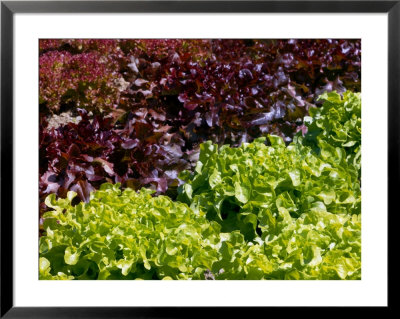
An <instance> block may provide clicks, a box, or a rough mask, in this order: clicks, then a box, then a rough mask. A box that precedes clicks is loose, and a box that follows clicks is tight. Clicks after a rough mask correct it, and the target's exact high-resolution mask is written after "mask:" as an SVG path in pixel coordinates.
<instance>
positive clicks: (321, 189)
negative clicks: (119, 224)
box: [178, 136, 361, 279]
mask: <svg viewBox="0 0 400 319" xmlns="http://www.w3.org/2000/svg"><path fill="white" fill-rule="evenodd" d="M269 144H270V145H266V143H265V139H264V138H259V139H257V140H255V141H254V142H253V143H249V144H247V143H245V144H243V145H242V146H241V147H239V148H230V147H228V146H222V147H220V148H219V147H218V146H217V145H213V144H212V143H210V142H208V143H204V144H202V145H201V148H200V157H199V161H198V163H197V166H196V169H195V172H194V173H193V174H190V173H188V172H185V173H183V174H182V175H181V177H182V178H184V179H186V184H184V185H183V186H182V187H181V188H180V194H179V196H178V200H180V201H183V202H186V203H188V204H189V205H190V207H191V208H192V209H193V210H194V211H205V212H207V218H208V219H209V220H214V221H217V222H218V223H219V224H220V225H221V231H222V232H224V233H230V234H236V235H235V236H236V237H235V238H236V239H237V238H239V237H238V234H240V235H241V236H242V237H241V238H242V239H241V240H235V243H236V244H232V243H231V241H225V242H224V241H222V244H221V245H222V246H221V247H222V248H220V249H219V252H220V253H221V257H220V259H219V260H218V261H217V262H216V263H214V265H213V267H212V271H213V273H215V274H219V271H220V269H223V273H221V274H219V275H218V276H217V277H218V278H220V279H359V278H360V276H361V215H360V213H361V189H360V183H359V179H358V172H357V168H356V167H355V166H354V165H351V164H349V163H348V162H347V160H346V152H345V150H343V148H340V147H334V146H332V145H330V144H328V143H327V142H325V141H320V144H319V145H320V147H321V151H320V154H316V153H315V152H313V151H312V149H311V147H309V146H305V145H302V144H300V143H292V144H290V145H289V146H286V145H285V143H284V141H283V139H282V138H280V137H277V136H269ZM239 242H240V245H239V244H238V243H239Z"/></svg>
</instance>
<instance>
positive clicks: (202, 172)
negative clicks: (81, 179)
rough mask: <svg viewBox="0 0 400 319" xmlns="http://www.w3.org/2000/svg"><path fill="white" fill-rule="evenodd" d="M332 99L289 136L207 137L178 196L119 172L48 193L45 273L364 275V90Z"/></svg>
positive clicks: (144, 276) (53, 276) (263, 276)
mask: <svg viewBox="0 0 400 319" xmlns="http://www.w3.org/2000/svg"><path fill="white" fill-rule="evenodd" d="M321 99H323V100H325V103H324V104H323V106H322V107H321V108H319V109H310V115H311V117H309V118H307V119H306V121H305V123H306V127H307V130H308V133H307V134H305V135H304V136H303V134H302V133H301V132H299V133H298V134H297V135H296V136H295V137H294V140H293V142H292V143H290V144H289V145H286V144H285V142H284V140H283V138H282V137H279V136H276V135H269V136H268V140H266V139H265V138H257V139H255V140H254V141H253V142H252V143H243V144H242V145H241V146H240V147H237V148H233V147H230V146H229V145H224V146H222V147H219V146H218V145H217V144H213V143H212V142H206V143H203V144H201V145H200V155H199V160H198V161H197V163H196V167H195V169H194V171H193V172H190V171H184V172H182V173H181V174H180V178H181V180H183V181H185V182H184V183H183V184H182V185H180V187H179V191H178V193H179V195H178V198H177V200H176V201H173V200H171V198H169V197H167V196H164V195H160V196H156V197H153V196H151V192H152V191H150V190H148V189H145V188H143V189H141V190H140V192H135V191H134V190H132V189H130V188H127V189H125V190H123V191H122V190H121V189H120V184H114V185H113V184H110V183H106V184H102V185H101V186H100V189H99V190H98V191H95V192H91V193H90V195H88V196H89V200H88V201H87V202H80V203H79V204H76V203H74V200H73V198H74V197H75V196H76V193H75V192H72V191H70V192H68V193H67V196H66V198H65V199H63V198H59V199H58V200H57V199H56V196H55V194H51V195H49V196H48V197H47V198H46V205H47V206H48V207H50V208H51V209H52V210H51V211H49V212H46V213H45V214H44V215H43V217H44V225H43V227H44V229H45V232H46V233H45V235H44V236H42V237H41V238H40V278H41V279H361V208H360V204H361V187H360V180H361V175H360V172H361V170H360V168H361V167H360V148H361V99H360V94H357V93H356V94H354V93H351V92H346V93H344V94H343V96H342V97H341V96H340V95H339V94H337V93H328V94H324V95H322V97H321ZM102 165H104V163H102Z"/></svg>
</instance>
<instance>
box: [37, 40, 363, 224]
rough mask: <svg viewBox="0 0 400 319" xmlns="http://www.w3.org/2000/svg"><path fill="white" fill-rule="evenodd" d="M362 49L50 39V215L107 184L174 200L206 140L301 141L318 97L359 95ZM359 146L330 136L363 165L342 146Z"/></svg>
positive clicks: (43, 51) (345, 44)
mask: <svg viewBox="0 0 400 319" xmlns="http://www.w3.org/2000/svg"><path fill="white" fill-rule="evenodd" d="M360 48H361V43H360V41H359V40H305V39H304V40H41V41H40V57H39V62H40V70H39V84H40V89H39V103H40V112H41V113H40V145H39V151H40V167H39V170H40V171H39V189H40V193H39V197H40V215H42V214H43V213H44V212H45V211H46V210H48V207H46V205H45V203H44V199H45V198H46V196H47V195H49V194H53V193H54V194H57V196H60V197H62V198H65V197H66V196H67V192H68V191H75V192H76V193H77V194H78V196H77V197H76V199H75V201H78V200H82V201H84V202H88V201H89V196H90V195H89V194H90V192H92V191H94V190H96V189H98V188H99V187H100V185H101V184H103V183H105V182H110V183H121V185H122V187H130V188H132V189H136V190H138V189H140V188H141V187H147V188H152V189H154V190H156V192H157V194H166V195H168V196H170V197H171V198H173V199H175V198H176V195H177V188H178V187H179V186H180V185H182V183H183V181H182V180H181V179H180V178H179V177H178V174H179V173H180V172H181V171H183V170H193V169H194V167H195V166H196V162H197V160H198V157H199V145H200V144H201V143H204V142H206V141H208V140H210V141H212V142H213V143H216V144H218V145H224V144H228V145H231V146H234V147H237V146H239V145H241V144H242V143H244V142H251V141H253V140H254V139H255V138H258V137H260V136H267V135H269V134H273V135H277V136H281V137H282V138H283V139H284V141H285V143H289V142H291V141H292V138H293V136H294V135H295V134H296V133H297V132H300V131H301V132H305V131H306V126H305V125H304V121H303V118H304V116H307V115H309V110H310V109H313V108H314V106H320V104H321V102H319V101H318V100H317V97H318V96H319V95H320V94H322V93H323V92H330V91H332V90H335V91H337V92H339V93H343V92H344V91H346V90H351V91H355V92H357V91H359V90H360V87H361V82H360V78H361V69H360V67H361V49H360ZM330 112H331V111H330ZM329 121H330V120H328V122H329ZM332 121H333V120H332ZM328 124H329V123H319V122H317V124H316V125H317V126H318V125H319V126H318V127H319V128H320V129H321V125H323V126H326V127H324V128H323V129H324V130H325V129H328V127H330V126H329V125H331V124H332V123H330V124H329V125H328ZM349 125H350V126H351V125H356V124H354V123H353V124H349ZM345 129H348V128H345ZM333 130H334V131H335V132H337V131H338V129H336V128H333ZM329 132H330V131H329ZM327 134H330V133H328V132H327ZM331 136H333V135H331ZM346 138H347V137H346ZM355 138H357V135H355V136H352V137H349V140H348V141H347V140H346V141H345V140H344V137H343V135H338V136H337V137H336V136H335V137H332V139H337V143H342V144H343V147H345V148H349V150H350V151H351V152H353V153H354V154H353V155H350V153H349V154H348V155H349V156H353V157H354V159H355V160H357V158H359V157H358V155H357V154H358V153H357V145H356V144H353V145H352V146H350V144H347V146H345V145H344V144H346V143H353V141H354V139H355ZM335 146H336V144H335ZM42 231H43V228H42Z"/></svg>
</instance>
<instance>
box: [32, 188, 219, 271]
mask: <svg viewBox="0 0 400 319" xmlns="http://www.w3.org/2000/svg"><path fill="white" fill-rule="evenodd" d="M119 186H120V185H119V184H116V185H112V184H103V185H102V186H101V188H100V190H98V191H96V192H93V193H92V194H91V198H90V202H89V203H79V204H78V205H76V206H72V205H71V201H72V199H73V198H74V196H75V195H76V194H75V193H74V192H69V193H68V197H67V198H66V199H61V198H60V199H58V200H56V199H55V195H54V194H52V195H49V196H48V197H47V199H46V205H47V206H49V207H51V208H52V209H53V210H52V211H50V212H47V213H46V214H45V215H44V217H45V220H44V229H45V230H46V235H45V236H42V237H41V238H40V249H39V252H40V260H39V262H40V267H39V273H40V279H201V278H204V271H205V270H207V269H210V268H211V267H212V263H213V261H216V260H217V255H218V253H217V250H216V248H215V247H214V246H215V244H217V243H219V241H220V239H219V230H220V226H219V225H218V224H216V223H215V222H209V221H207V220H206V218H205V216H204V213H202V212H197V213H195V212H193V211H192V210H191V209H189V207H188V206H187V205H185V204H182V203H176V202H173V201H172V200H171V199H169V198H168V197H166V196H158V197H152V196H151V192H152V191H150V190H146V189H142V190H141V191H140V192H139V193H136V192H135V191H133V190H131V189H126V190H124V191H121V190H120V189H119ZM202 276H203V277H202Z"/></svg>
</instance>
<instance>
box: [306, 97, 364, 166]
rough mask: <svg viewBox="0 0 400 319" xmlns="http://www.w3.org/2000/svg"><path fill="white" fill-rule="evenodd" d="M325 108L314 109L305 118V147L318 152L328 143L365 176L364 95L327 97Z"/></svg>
mask: <svg viewBox="0 0 400 319" xmlns="http://www.w3.org/2000/svg"><path fill="white" fill-rule="evenodd" d="M319 100H324V103H323V105H322V107H320V108H310V110H309V113H310V116H309V117H305V119H304V120H305V122H306V125H307V127H308V132H307V134H306V136H305V140H304V141H303V143H304V144H308V145H313V146H314V147H315V148H316V149H317V150H318V151H320V150H321V148H322V147H321V145H323V144H325V143H328V144H329V145H331V146H333V147H340V148H342V149H343V150H344V151H345V152H346V160H347V162H348V163H349V164H351V165H354V166H355V167H356V168H357V169H358V171H359V173H361V94H360V93H353V92H350V91H347V92H345V93H343V96H342V97H341V96H340V95H339V94H338V93H336V92H330V93H324V94H322V95H321V96H320V97H319Z"/></svg>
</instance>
